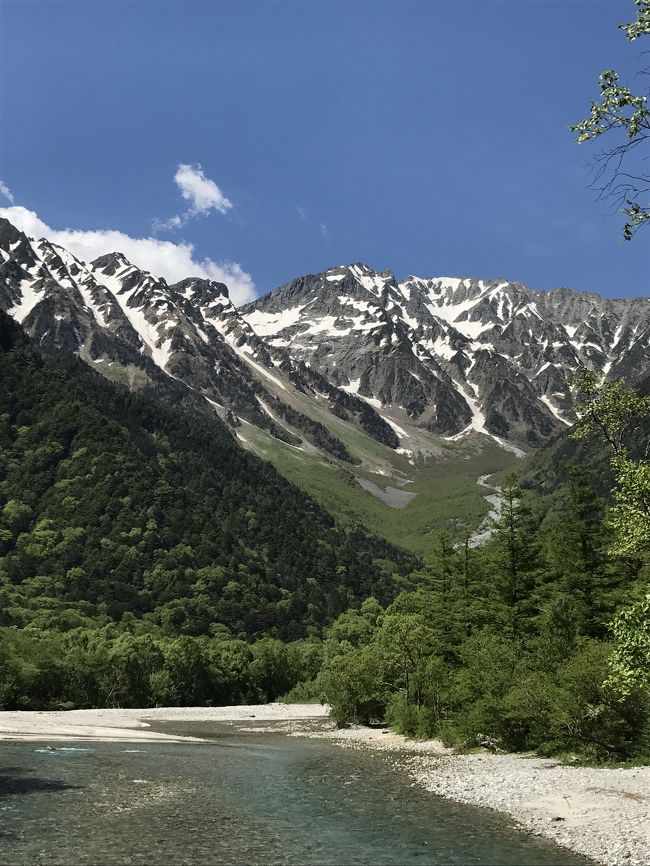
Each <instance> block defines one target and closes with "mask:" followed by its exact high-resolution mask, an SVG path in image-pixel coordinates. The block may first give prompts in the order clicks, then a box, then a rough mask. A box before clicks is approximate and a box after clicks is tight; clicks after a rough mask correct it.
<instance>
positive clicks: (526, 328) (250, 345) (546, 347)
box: [0, 220, 650, 507]
mask: <svg viewBox="0 0 650 866" xmlns="http://www.w3.org/2000/svg"><path fill="white" fill-rule="evenodd" d="M0 308H2V309H4V310H6V311H8V312H9V313H10V314H11V315H12V316H13V317H14V318H16V319H17V320H18V321H19V322H20V324H21V325H22V326H23V327H24V328H25V329H26V331H27V332H28V333H29V334H30V336H31V337H32V338H33V339H34V340H35V341H36V342H37V344H38V345H39V346H41V347H42V348H46V349H47V348H51V349H58V348H64V349H67V350H70V351H73V352H75V353H77V354H78V355H79V356H80V357H81V358H82V360H84V361H85V362H87V363H89V364H90V365H91V366H92V367H93V368H94V369H95V370H97V371H98V372H101V373H102V374H103V375H104V376H106V377H108V378H112V379H116V380H118V381H121V382H124V383H126V384H128V385H129V387H131V388H135V389H136V390H141V389H143V388H144V389H147V388H157V389H158V390H159V391H165V389H166V384H168V383H173V386H174V389H175V390H174V395H173V397H172V399H173V400H176V399H179V397H178V395H179V394H181V393H182V394H183V395H184V397H183V399H186V400H188V401H189V402H193V403H194V404H195V405H199V404H200V405H202V407H203V408H204V409H207V410H208V411H215V412H217V413H218V414H219V415H220V417H221V418H222V419H224V420H226V421H227V422H228V423H229V425H230V428H231V431H232V435H233V436H234V437H235V438H236V439H237V440H238V441H239V442H240V444H242V445H244V446H245V447H247V448H251V449H253V450H256V451H257V452H258V453H261V451H268V448H267V445H266V444H265V443H266V439H265V438H264V437H270V439H271V440H272V441H276V442H280V443H282V447H284V448H285V449H288V451H287V454H289V455H290V456H291V459H293V460H294V461H295V460H298V461H302V463H303V464H304V465H305V471H307V472H309V471H311V470H312V469H313V467H314V466H315V465H316V463H318V464H319V465H321V464H322V465H331V467H332V469H334V470H336V471H338V470H339V469H344V473H343V477H345V478H347V479H348V481H350V480H351V481H352V482H354V483H356V482H358V483H359V484H361V485H362V486H363V487H364V489H365V490H371V491H372V492H373V495H374V494H375V492H376V491H374V488H373V487H372V486H371V485H376V484H377V483H379V484H380V486H382V487H383V486H384V485H386V484H392V485H393V487H401V486H403V485H404V484H407V483H410V482H412V480H413V479H414V478H415V477H416V476H415V475H414V474H412V472H415V471H416V470H417V468H418V467H419V466H421V465H422V464H423V463H426V462H427V461H432V460H433V461H439V460H441V459H454V460H459V459H462V458H463V456H465V452H466V450H467V449H466V447H465V444H464V443H467V445H469V444H470V443H471V442H472V441H473V440H474V439H476V437H478V439H477V441H478V442H479V444H480V442H481V441H492V442H494V443H495V444H496V445H498V446H499V448H502V449H505V450H506V451H508V452H512V454H516V455H521V454H523V453H528V452H530V451H531V450H534V449H536V448H538V447H539V446H541V445H542V444H543V443H544V442H546V441H548V440H550V439H551V438H553V437H554V436H556V435H557V434H558V433H559V432H560V431H562V430H564V429H567V428H568V427H569V426H570V425H571V424H572V423H573V421H574V418H575V415H574V408H573V402H574V394H573V384H572V379H573V376H574V375H575V373H576V372H577V371H578V370H579V369H580V368H581V367H583V366H586V367H588V368H590V369H593V370H595V371H596V372H600V373H602V374H603V375H604V377H605V378H610V379H612V378H618V377H621V378H625V379H626V380H628V381H632V382H633V381H635V379H638V378H639V377H640V376H642V375H643V374H644V373H645V372H647V370H648V368H649V367H650V300H649V299H647V298H645V299H644V298H632V299H607V298H602V297H601V296H599V295H597V294H595V293H589V292H573V291H572V290H570V289H566V288H564V287H560V288H557V289H554V290H550V291H549V292H540V291H536V290H534V289H531V288H530V287H528V286H525V285H524V284H522V283H517V282H511V281H508V280H506V279H505V278H498V279H496V280H479V279H476V278H462V277H435V278H434V277H429V278H423V277H415V276H409V277H406V278H404V279H403V280H398V279H397V278H396V277H395V275H394V273H393V272H392V271H390V270H388V269H385V270H383V271H374V270H373V269H372V268H370V267H369V266H368V265H365V264H363V263H353V264H351V265H342V266H337V267H334V268H330V269H328V270H326V271H323V272H321V273H318V274H310V275H304V276H301V277H297V278H295V279H294V280H290V281H289V282H288V283H285V284H284V285H283V286H280V287H278V288H277V289H275V290H273V291H271V292H268V293H266V294H265V295H263V296H261V297H259V298H257V299H256V300H254V301H252V302H250V303H248V304H245V305H243V306H241V307H239V308H237V307H235V306H234V304H233V303H232V301H231V299H230V297H229V294H228V289H227V287H226V286H225V285H224V284H223V283H218V282H215V281H211V280H206V279H202V278H198V277H188V278H186V279H184V280H180V281H178V282H176V283H173V284H168V283H167V281H166V280H164V279H162V278H159V277H157V276H155V275H154V274H151V273H150V272H148V271H144V270H142V269H140V268H138V267H137V266H135V265H133V264H132V263H130V262H129V261H128V259H127V258H126V257H125V256H124V255H123V254H121V253H117V252H115V253H109V254H107V255H103V256H100V257H99V258H97V259H95V260H94V261H92V262H89V263H86V262H82V261H80V260H79V259H78V258H76V257H75V256H73V255H72V254H71V253H69V252H68V251H66V250H65V249H63V248H62V247H60V246H57V245H56V244H52V243H51V242H49V241H47V240H46V239H41V240H38V241H34V240H30V239H29V238H27V236H26V235H24V234H23V233H22V232H20V231H18V230H17V229H16V228H15V227H14V226H12V225H11V223H9V222H8V221H6V220H1V221H0ZM260 433H261V435H262V437H263V438H262V439H260ZM480 447H483V446H480ZM271 452H273V447H272V448H271ZM309 460H311V461H312V462H311V464H309ZM308 464H309V467H308ZM350 473H352V474H350ZM409 479H410V480H409ZM346 483H347V482H346ZM369 485H370V486H369ZM386 489H387V490H388V488H386ZM380 492H381V491H380ZM377 495H379V494H377ZM400 498H401V499H402V500H403V499H404V497H400ZM389 499H390V497H389ZM393 499H395V497H393ZM399 507H401V506H399Z"/></svg>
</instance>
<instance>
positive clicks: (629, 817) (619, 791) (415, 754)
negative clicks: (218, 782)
mask: <svg viewBox="0 0 650 866" xmlns="http://www.w3.org/2000/svg"><path fill="white" fill-rule="evenodd" d="M291 727H292V728H293V729H294V733H295V734H297V733H298V731H297V730H296V726H295V724H294V725H292V726H291ZM303 735H304V736H320V737H326V738H328V739H332V740H334V741H335V742H337V743H339V744H340V745H341V746H343V747H346V748H362V749H379V750H382V751H390V752H391V756H392V759H393V761H394V765H395V766H396V767H399V768H401V769H403V770H406V771H407V772H408V773H409V774H410V776H411V777H412V779H413V784H417V785H421V786H422V787H423V788H426V789H427V790H428V791H431V792H433V793H435V794H439V795H440V796H441V797H446V798H448V799H451V800H455V801H457V802H459V803H467V804H470V805H472V806H483V807H485V808H489V809H494V810H496V811H498V812H501V813H503V814H506V815H508V816H509V817H510V818H512V819H513V820H514V821H515V823H516V824H517V825H518V826H520V827H521V828H522V829H524V830H526V831H528V832H529V833H533V834H535V835H538V836H544V837H545V838H548V839H552V840H553V841H554V842H556V843H557V844H558V845H561V846H563V847H565V848H568V849H570V850H571V851H575V852H577V853H579V854H584V855H585V856H586V857H590V858H591V859H593V860H595V861H596V862H598V863H601V864H605V866H648V864H650V767H634V768H630V769H595V768H591V767H573V766H570V765H567V764H561V763H559V762H558V761H554V760H547V759H544V758H536V757H533V756H528V755H493V754H489V753H485V754H471V755H454V754H451V753H450V752H449V750H447V749H445V748H444V746H443V745H442V743H439V742H437V741H435V740H432V741H425V742H420V741H417V740H410V739H408V738H406V737H400V736H399V735H398V734H392V733H388V732H384V731H382V730H378V729H369V728H349V729H346V730H344V731H333V730H327V731H323V732H321V733H318V732H315V731H313V730H312V731H308V730H305V732H304V733H303Z"/></svg>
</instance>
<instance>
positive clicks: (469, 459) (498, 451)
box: [240, 419, 523, 555]
mask: <svg viewBox="0 0 650 866" xmlns="http://www.w3.org/2000/svg"><path fill="white" fill-rule="evenodd" d="M335 420H336V419H335ZM343 426H344V425H343V424H340V427H343ZM348 426H350V425H348ZM240 435H241V436H243V438H244V440H245V443H246V444H247V445H248V447H250V448H251V449H252V450H254V451H255V452H256V453H257V454H259V456H261V457H263V458H265V459H266V460H269V461H270V462H271V463H272V464H273V465H274V466H275V468H276V469H278V470H279V471H280V472H281V473H282V475H284V476H285V477H286V478H288V479H289V480H290V481H292V482H293V483H294V484H296V485H297V486H298V487H301V488H302V489H303V490H305V491H306V492H308V493H309V494H310V495H311V496H313V497H314V498H315V499H316V500H317V501H318V502H320V503H321V504H322V505H324V506H325V507H326V508H327V509H328V511H330V512H332V513H333V514H335V515H336V516H337V517H339V518H342V519H347V520H350V521H361V522H362V523H363V524H364V525H366V526H368V527H370V528H372V530H373V532H376V533H378V534H380V535H382V536H384V537H385V538H387V539H388V540H389V541H392V542H393V543H396V544H399V545H401V546H402V547H405V548H407V549H408V550H412V551H414V552H416V553H418V554H421V555H426V554H427V553H429V552H430V551H431V548H432V545H433V542H434V537H435V533H436V532H437V531H440V530H442V529H448V530H451V531H458V530H461V529H462V527H463V525H465V526H469V527H471V528H474V527H476V526H477V525H478V524H479V523H480V522H481V520H482V518H483V517H484V516H485V514H486V513H487V511H488V505H487V503H486V501H485V499H484V498H483V494H484V493H485V492H486V491H485V490H482V489H481V488H480V487H479V486H478V485H477V483H476V479H477V478H478V476H479V475H484V474H487V473H492V472H499V471H503V470H506V469H512V468H518V467H519V466H520V465H522V464H523V461H521V460H519V459H517V458H516V457H515V456H514V455H513V454H511V453H509V452H507V451H504V450H503V449H502V448H500V447H499V446H498V445H496V443H493V442H491V441H490V440H489V439H487V438H486V437H483V436H476V437H472V438H468V439H466V440H465V441H464V442H462V443H448V444H447V443H445V447H438V450H436V451H435V452H433V453H429V454H422V455H420V456H418V457H417V458H416V459H415V460H414V464H411V463H409V461H408V459H407V458H406V457H404V456H403V455H400V454H395V452H393V451H391V449H389V448H386V447H384V446H382V445H379V444H377V443H376V442H373V441H372V440H366V441H362V437H361V435H360V434H358V433H357V431H355V430H352V431H350V433H349V435H348V434H347V431H344V430H343V431H341V430H337V435H340V438H341V439H342V440H343V441H344V442H345V444H346V445H347V446H348V447H349V448H350V450H351V451H352V453H353V454H355V455H356V456H357V457H360V459H362V463H361V465H360V466H357V467H351V466H350V465H349V464H344V463H342V462H340V461H337V460H334V459H332V458H330V457H329V456H327V455H325V454H323V453H321V452H314V453H306V452H305V451H301V450H300V449H297V448H293V447H291V446H290V445H286V444H285V443H283V442H280V441H278V440H276V439H273V438H272V437H271V436H269V435H267V434H266V433H264V432H263V431H260V430H258V429H257V428H254V427H249V426H246V427H244V428H242V431H241V434H240ZM419 435H422V434H419ZM429 438H430V440H431V442H434V441H435V440H434V437H429ZM369 451H370V452H371V453H368V452H369ZM359 478H364V479H366V480H368V481H371V482H373V483H374V484H376V485H378V486H379V487H381V488H382V489H383V488H385V487H386V485H387V484H388V485H389V486H392V487H394V488H395V489H400V490H403V491H407V492H409V493H413V494H415V496H414V497H413V498H412V499H411V501H410V502H409V503H408V504H407V505H406V506H405V507H403V508H399V509H398V508H393V507H391V506H390V505H387V504H386V503H384V502H383V501H382V500H381V499H379V498H378V497H377V496H375V495H373V494H371V493H369V492H367V491H366V490H364V489H363V488H362V487H361V486H360V484H359V481H358V479H359Z"/></svg>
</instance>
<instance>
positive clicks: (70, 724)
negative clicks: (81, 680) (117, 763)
mask: <svg viewBox="0 0 650 866" xmlns="http://www.w3.org/2000/svg"><path fill="white" fill-rule="evenodd" d="M156 722H172V723H173V722H179V723H183V722H215V723H224V724H228V725H230V726H232V727H234V728H235V729H237V730H240V731H242V732H251V733H276V734H284V735H286V736H294V737H308V738H313V739H325V740H328V741H329V742H331V743H333V744H335V745H338V746H340V747H342V748H352V749H361V750H364V751H369V752H372V751H378V752H382V753H384V754H385V755H386V756H388V757H390V760H391V762H392V764H393V766H394V767H395V768H396V769H399V770H401V771H404V772H406V773H407V774H408V775H409V776H410V778H411V779H412V782H413V784H414V785H418V786H420V787H422V788H424V789H425V790H427V791H430V792H432V793H434V794H436V795H438V796H441V797H444V798H446V799H449V800H454V801H456V802H458V803H464V804H467V805H472V806H481V807H483V808H489V809H492V810H493V811H496V812H499V813H500V814H502V815H506V816H507V817H509V818H510V819H511V820H513V821H514V823H515V825H516V826H517V827H518V828H519V829H520V830H522V831H524V832H527V833H530V834H533V835H537V836H542V837H544V838H547V839H549V840H551V841H553V842H555V843H556V844H557V845H559V846H561V847H564V848H567V849H569V850H571V851H573V852H575V853H578V854H582V855H584V856H586V857H588V858H591V859H592V860H594V861H595V862H597V863H600V864H604V866H649V864H650V767H633V768H629V769H627V768H626V769H610V768H606V769H600V768H592V767H574V766H570V765H567V764H561V763H559V762H558V761H556V760H553V759H547V758H538V757H535V756H530V755H515V754H499V755H495V754H491V753H478V754H468V755H459V754H454V753H453V752H452V751H451V750H450V749H446V748H445V747H444V746H443V744H442V743H440V742H439V741H436V740H428V741H419V740H412V739H409V738H407V737H404V736H401V735H399V734H394V733H392V732H390V731H387V730H386V729H380V728H364V727H351V728H346V729H343V730H337V729H336V728H335V727H334V724H333V722H331V721H330V720H329V717H328V713H327V708H326V707H323V706H321V705H320V704H280V703H274V704H265V705H249V706H237V707H171V708H166V707H157V708H154V709H143V710H139V709H126V710H123V709H98V710H68V711H59V712H57V711H51V712H50V711H44V712H36V711H15V712H6V711H5V712H0V742H1V741H13V742H16V741H29V742H36V741H38V742H48V741H52V742H56V741H61V742H70V741H84V740H85V741H92V740H95V741H104V742H106V741H111V742H114V741H119V742H132V743H161V742H169V743H179V742H189V743H192V742H194V743H201V742H205V740H204V739H202V738H200V737H194V736H179V735H175V734H166V733H162V732H158V731H155V730H153V729H152V728H151V725H150V723H151V724H154V725H155V724H156Z"/></svg>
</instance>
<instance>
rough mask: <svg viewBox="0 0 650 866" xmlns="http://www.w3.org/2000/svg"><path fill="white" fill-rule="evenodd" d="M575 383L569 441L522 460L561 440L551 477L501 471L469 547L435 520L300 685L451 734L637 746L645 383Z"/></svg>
mask: <svg viewBox="0 0 650 866" xmlns="http://www.w3.org/2000/svg"><path fill="white" fill-rule="evenodd" d="M579 387H580V390H581V392H582V405H581V410H580V413H581V422H580V424H579V425H578V426H577V428H576V430H575V431H574V432H573V434H572V441H573V445H572V444H571V443H570V442H569V444H567V443H566V442H565V443H562V442H559V443H554V444H553V445H552V446H551V448H550V449H548V451H547V452H545V453H542V454H541V455H540V457H539V459H538V461H537V462H538V466H536V467H533V468H532V470H531V472H530V473H529V483H530V478H531V477H532V478H535V477H536V473H537V471H538V470H539V467H544V466H545V465H546V466H548V465H549V463H551V464H556V461H558V454H562V453H564V454H565V455H569V454H570V455H572V457H573V460H571V461H570V462H569V461H562V460H559V462H557V464H556V469H557V472H558V483H557V484H556V486H555V489H553V490H552V491H550V492H549V493H548V494H547V495H546V496H543V495H541V494H540V492H539V490H535V489H534V488H533V490H530V491H526V490H524V489H522V487H521V486H520V485H519V484H518V483H517V479H516V478H515V477H514V476H510V477H509V478H508V479H507V480H506V482H505V484H504V485H503V488H502V509H501V514H500V516H499V518H498V519H497V520H495V522H494V532H493V536H492V538H491V539H490V540H489V541H488V543H487V544H485V546H484V547H483V548H481V549H478V550H472V549H470V548H469V547H468V546H467V545H465V546H463V545H462V544H458V542H457V541H456V542H455V540H454V539H453V538H452V537H451V536H448V535H444V534H442V535H440V536H439V537H438V539H437V541H438V543H437V549H436V552H435V555H434V557H433V558H432V559H431V561H430V562H428V563H427V565H426V567H425V568H424V569H422V570H421V571H420V572H419V573H417V574H415V575H413V581H414V583H416V589H415V590H414V591H406V592H404V593H402V594H401V595H400V596H399V597H398V598H397V599H396V600H395V601H394V602H393V603H392V604H391V605H389V606H388V607H387V608H382V607H381V606H380V605H379V604H378V603H377V602H366V603H365V604H364V605H363V606H362V608H361V610H358V611H349V612H347V613H345V614H343V615H342V616H341V617H340V618H339V619H338V620H337V622H336V623H334V624H333V625H332V626H331V628H330V629H329V630H328V632H327V635H326V639H325V642H324V660H323V667H322V669H321V672H320V673H319V675H318V677H317V680H316V682H315V683H314V684H313V685H314V688H315V692H316V693H318V694H322V695H323V696H324V698H325V699H326V700H327V701H328V702H329V703H330V705H331V706H332V710H333V714H334V716H335V718H337V719H338V721H339V722H341V723H348V722H350V721H362V722H368V721H371V720H373V719H385V720H386V721H387V722H388V723H390V724H391V725H392V726H393V727H394V728H396V729H397V730H399V731H402V732H404V733H408V734H412V735H413V734H414V735H418V736H422V737H431V736H438V737H441V738H442V739H443V740H444V741H445V742H447V743H450V744H454V745H461V746H465V747H467V746H472V745H484V746H488V747H490V748H494V749H497V748H500V749H512V750H529V749H536V750H538V751H540V752H542V753H553V754H557V753H565V754H573V755H577V756H580V757H582V758H587V759H591V760H646V761H647V760H648V759H650V595H649V594H648V578H649V577H650V568H649V566H648V562H649V556H648V555H649V553H650V462H649V461H648V459H647V448H648V441H650V440H649V439H648V437H647V432H646V431H647V425H648V419H649V418H650V398H648V397H644V396H642V395H640V394H639V393H638V392H636V391H633V390H628V389H626V388H625V387H624V386H623V385H622V384H621V383H613V384H608V385H605V386H602V387H601V385H600V383H599V382H597V381H596V380H595V377H593V376H592V375H590V374H587V373H585V374H584V375H583V377H582V381H581V382H580V383H579ZM603 442H605V443H606V445H607V449H608V457H607V458H606V459H607V461H608V463H609V464H610V465H609V467H608V472H607V477H608V478H610V479H611V483H612V484H613V491H608V492H611V496H610V497H608V500H607V501H606V500H605V499H604V498H603V497H602V496H601V495H600V491H602V490H603V480H602V474H603V473H602V462H603V459H604V454H605V453H606V452H604V450H603ZM574 445H575V446H576V447H574ZM576 455H579V456H580V458H582V459H578V460H576V459H575V457H576ZM590 467H591V468H590ZM560 477H561V479H562V480H561V481H560V480H559V478H560Z"/></svg>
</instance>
